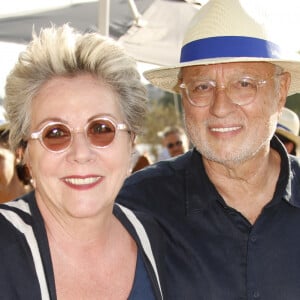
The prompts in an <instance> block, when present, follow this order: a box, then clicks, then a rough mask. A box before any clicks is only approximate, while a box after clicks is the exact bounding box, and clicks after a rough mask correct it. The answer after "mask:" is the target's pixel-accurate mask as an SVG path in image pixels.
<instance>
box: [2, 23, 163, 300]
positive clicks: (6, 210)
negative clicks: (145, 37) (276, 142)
mask: <svg viewBox="0 0 300 300" xmlns="http://www.w3.org/2000/svg"><path fill="white" fill-rule="evenodd" d="M4 106H5V108H6V111H7V116H8V120H9V122H10V124H11V127H10V143H11V146H12V148H13V149H16V148H17V147H19V146H20V145H22V146H23V147H24V162H25V163H26V164H27V165H28V168H29V170H30V173H31V176H32V183H33V186H34V192H32V193H30V194H29V195H27V196H25V197H22V198H20V199H17V200H15V201H13V202H10V203H8V204H7V205H5V204H3V205H1V209H0V251H1V254H2V255H1V258H0V259H1V270H0V290H1V296H2V297H3V298H4V299H12V298H13V299H16V298H18V299H64V300H65V299H143V300H144V299H162V294H161V288H160V279H159V276H158V274H160V273H161V266H160V265H159V266H156V260H157V259H158V255H159V252H160V249H159V248H157V245H153V244H152V247H151V245H150V244H149V241H148V236H147V234H148V232H150V234H151V235H153V236H156V237H157V238H158V241H159V240H160V238H159V236H158V235H157V234H158V233H157V232H156V231H155V230H156V227H155V224H154V223H152V221H151V220H148V219H147V218H146V217H145V216H138V217H139V218H142V220H143V224H145V226H146V227H147V231H146V230H145V228H144V227H143V225H142V224H141V223H140V222H139V219H138V218H137V216H136V215H135V214H134V213H133V212H131V211H129V210H128V209H126V208H124V207H121V206H117V205H114V200H115V197H116V195H117V193H118V192H119V189H120V187H121V185H122V184H123V181H124V179H125V178H126V176H127V175H128V174H129V173H130V158H131V152H132V150H133V143H134V137H135V135H136V134H139V133H140V130H141V124H142V120H143V119H144V115H145V112H146V108H145V107H146V98H145V90H144V87H143V85H142V84H141V82H140V77H139V74H138V72H137V71H136V68H135V63H134V61H133V60H132V59H131V58H129V57H128V56H126V55H125V53H124V52H123V50H122V49H121V48H120V47H119V46H118V45H117V44H116V43H115V42H114V41H112V40H110V39H108V38H105V37H101V36H100V35H99V34H96V33H88V34H84V35H81V34H79V33H77V32H75V31H74V30H73V29H72V28H70V27H69V26H68V25H64V26H62V27H59V28H55V27H52V28H48V29H44V30H42V31H41V32H40V34H39V36H36V35H34V36H33V41H32V42H31V43H30V44H29V45H28V47H27V49H26V50H25V52H23V53H21V55H20V57H19V61H18V63H17V64H16V66H15V67H14V69H13V70H12V72H11V73H10V75H9V76H8V78H7V84H6V98H5V101H4ZM154 240H155V239H154ZM144 244H145V245H146V247H144ZM149 246H150V247H149ZM153 253H155V258H154V257H153ZM156 255H157V256H156Z"/></svg>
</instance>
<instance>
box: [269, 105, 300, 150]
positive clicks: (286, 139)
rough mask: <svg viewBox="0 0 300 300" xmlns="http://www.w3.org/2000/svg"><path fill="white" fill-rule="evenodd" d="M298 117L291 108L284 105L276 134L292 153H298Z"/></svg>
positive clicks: (299, 139) (299, 144)
mask: <svg viewBox="0 0 300 300" xmlns="http://www.w3.org/2000/svg"><path fill="white" fill-rule="evenodd" d="M299 125H300V124H299V117H298V115H297V114H296V113H295V112H294V111H292V110H291V109H289V108H287V107H284V108H283V109H282V112H281V114H280V117H279V120H278V123H277V128H276V132H275V133H276V136H277V137H278V138H279V139H280V141H281V142H282V143H283V144H284V146H285V148H286V150H287V152H288V153H289V154H292V155H296V156H299V155H300V149H299V148H300V137H299Z"/></svg>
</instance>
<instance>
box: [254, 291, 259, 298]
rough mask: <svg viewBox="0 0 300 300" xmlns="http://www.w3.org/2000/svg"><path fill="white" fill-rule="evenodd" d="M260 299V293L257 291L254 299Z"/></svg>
mask: <svg viewBox="0 0 300 300" xmlns="http://www.w3.org/2000/svg"><path fill="white" fill-rule="evenodd" d="M259 297H260V294H259V292H257V291H256V292H254V293H253V298H254V299H258V298H259Z"/></svg>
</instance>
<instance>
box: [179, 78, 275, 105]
mask: <svg viewBox="0 0 300 300" xmlns="http://www.w3.org/2000/svg"><path fill="white" fill-rule="evenodd" d="M280 75H281V74H276V75H274V76H272V77H269V78H267V79H255V78H252V77H250V76H244V77H241V78H238V79H233V80H230V81H229V82H228V83H227V85H226V86H223V85H222V86H217V83H216V81H214V80H201V79H200V80H198V81H194V82H191V83H181V84H180V85H179V87H180V88H181V89H182V91H183V92H184V93H185V96H186V98H187V99H188V101H189V102H190V104H192V105H194V106H198V107H205V106H208V105H210V104H211V102H212V101H213V99H214V97H215V95H216V90H218V89H219V90H220V89H224V90H225V93H226V95H227V96H228V97H229V98H230V99H231V101H232V102H233V103H235V104H237V105H247V104H250V103H251V102H252V101H253V100H254V99H255V97H256V94H257V90H258V88H259V87H261V86H263V85H264V84H266V83H267V82H268V80H269V79H272V78H274V77H275V76H280Z"/></svg>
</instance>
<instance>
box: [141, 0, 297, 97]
mask: <svg viewBox="0 0 300 300" xmlns="http://www.w3.org/2000/svg"><path fill="white" fill-rule="evenodd" d="M251 2H253V1H252V0H248V1H245V0H210V1H209V2H207V3H206V4H205V5H204V6H203V7H202V8H200V10H199V12H197V13H196V15H195V16H194V18H193V19H192V21H191V22H190V24H189V26H188V29H187V31H186V33H185V38H184V41H183V45H182V48H181V57H180V63H179V64H177V65H175V66H169V67H162V68H158V69H154V70H148V71H146V72H145V73H144V76H145V77H146V78H147V79H148V80H149V81H150V82H151V83H152V84H153V85H155V86H157V87H160V88H162V89H163V90H166V91H169V92H177V93H178V86H177V81H178V79H177V78H178V73H179V70H180V68H181V67H185V66H194V65H209V64H218V63H228V62H260V61H261V62H270V63H274V64H276V65H278V66H281V67H282V68H283V69H284V70H285V71H288V72H290V73H291V77H292V80H291V86H290V90H289V95H291V94H294V93H297V92H300V56H299V55H298V54H296V53H293V54H291V53H289V52H290V50H286V49H285V50H284V49H283V48H280V46H279V41H278V40H277V38H276V32H274V31H275V30H273V31H272V23H271V22H269V23H268V21H270V19H272V18H271V17H270V16H269V17H268V14H269V12H268V11H265V10H263V9H262V8H261V9H260V8H259V4H260V2H257V1H254V2H255V3H256V4H255V7H254V9H253V7H252V9H250V8H251V7H250V6H251V4H252V3H251ZM252 6H253V4H252ZM273 21H274V20H273ZM282 23H284V22H282ZM273 25H274V24H273ZM283 25H284V24H282V26H283ZM277 36H278V31H277ZM282 44H283V46H284V47H287V48H289V47H288V45H286V43H282Z"/></svg>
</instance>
